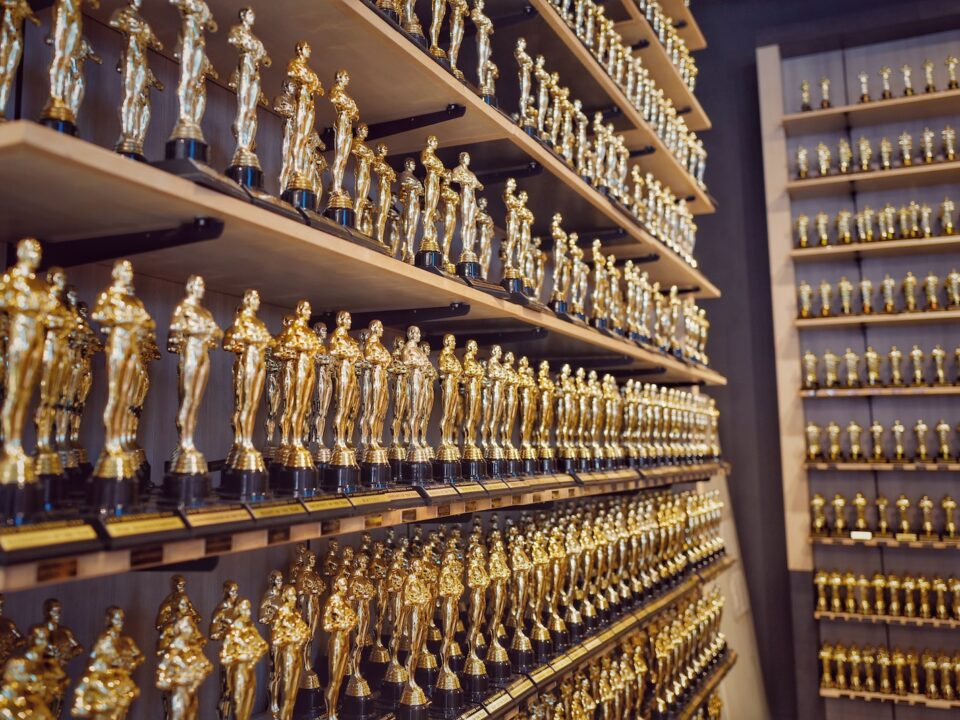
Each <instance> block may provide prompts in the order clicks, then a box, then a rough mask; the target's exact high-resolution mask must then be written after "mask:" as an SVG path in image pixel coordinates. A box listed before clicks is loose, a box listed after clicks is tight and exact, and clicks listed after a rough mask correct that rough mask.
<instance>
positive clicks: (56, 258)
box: [7, 217, 223, 267]
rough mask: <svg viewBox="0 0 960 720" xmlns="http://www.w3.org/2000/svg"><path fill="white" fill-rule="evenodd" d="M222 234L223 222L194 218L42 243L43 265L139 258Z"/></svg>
mask: <svg viewBox="0 0 960 720" xmlns="http://www.w3.org/2000/svg"><path fill="white" fill-rule="evenodd" d="M222 234H223V221H222V220H219V219H217V218H210V217H197V218H194V219H193V220H190V221H189V222H185V223H183V224H182V225H178V226H177V227H173V228H163V229H161V230H141V231H138V232H129V233H121V234H119V235H106V236H100V237H86V238H77V239H75V240H64V241H62V242H45V243H43V266H44V267H51V266H53V265H59V266H61V267H72V266H75V265H85V264H87V263H94V262H105V261H107V260H115V259H116V258H120V257H126V256H128V255H139V254H140V253H147V252H154V251H155V250H166V249H168V248H174V247H179V246H181V245H190V244H192V243H197V242H204V241H206V240H216V239H217V238H218V237H220V236H221V235H222ZM7 247H8V256H9V254H10V253H11V252H13V253H14V254H15V253H16V248H15V247H14V245H13V244H8V246H7ZM8 260H9V257H8Z"/></svg>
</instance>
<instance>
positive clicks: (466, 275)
mask: <svg viewBox="0 0 960 720" xmlns="http://www.w3.org/2000/svg"><path fill="white" fill-rule="evenodd" d="M457 275H459V276H460V277H462V278H463V279H464V280H467V281H470V280H480V279H481V278H480V263H478V262H476V261H474V260H471V261H470V262H460V263H457Z"/></svg>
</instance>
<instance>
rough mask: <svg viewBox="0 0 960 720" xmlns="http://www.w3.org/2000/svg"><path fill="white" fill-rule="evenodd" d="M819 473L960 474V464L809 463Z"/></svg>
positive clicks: (809, 466) (808, 468)
mask: <svg viewBox="0 0 960 720" xmlns="http://www.w3.org/2000/svg"><path fill="white" fill-rule="evenodd" d="M804 467H805V468H806V469H807V470H815V471H817V472H834V471H836V472H960V462H925V463H919V462H883V463H872V462H812V463H811V462H808V463H804Z"/></svg>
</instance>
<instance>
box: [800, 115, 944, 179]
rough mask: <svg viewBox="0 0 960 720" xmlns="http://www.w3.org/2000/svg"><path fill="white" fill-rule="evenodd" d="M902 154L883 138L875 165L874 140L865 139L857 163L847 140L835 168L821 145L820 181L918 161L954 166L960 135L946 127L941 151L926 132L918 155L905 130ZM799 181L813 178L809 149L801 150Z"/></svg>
mask: <svg viewBox="0 0 960 720" xmlns="http://www.w3.org/2000/svg"><path fill="white" fill-rule="evenodd" d="M897 146H898V148H899V153H896V154H895V153H894V148H893V143H892V142H890V139H889V138H887V137H882V138H880V160H879V163H877V164H876V165H874V164H873V147H872V145H871V144H870V140H869V139H868V138H867V137H865V136H861V137H860V139H859V140H858V141H857V157H856V162H854V153H853V150H852V148H851V147H850V143H849V142H847V140H846V138H840V140H838V141H837V165H836V167H834V166H833V155H832V153H831V152H830V147H829V146H828V145H827V144H826V143H822V142H821V143H818V144H817V147H816V151H817V172H818V174H819V177H826V176H827V175H834V174H837V173H839V174H840V175H846V174H856V173H858V172H870V171H872V170H890V169H891V168H894V167H910V166H911V165H913V164H914V161H915V160H918V161H920V162H922V163H923V164H931V163H935V162H952V161H953V160H956V159H957V131H956V130H954V128H953V127H952V126H951V125H945V126H944V128H943V130H941V131H940V147H939V151H938V148H937V133H935V132H934V131H933V130H931V129H930V128H928V127H927V128H924V129H923V132H921V133H920V154H919V155H917V154H916V153H915V152H914V147H913V135H911V134H910V133H909V132H908V131H907V130H904V131H903V132H902V133H900V135H899V136H898V137H897ZM796 172H797V178H799V179H801V180H803V179H805V178H807V177H811V174H810V164H809V151H808V150H807V148H806V146H804V145H800V146H799V147H797V159H796Z"/></svg>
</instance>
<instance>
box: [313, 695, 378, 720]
mask: <svg viewBox="0 0 960 720" xmlns="http://www.w3.org/2000/svg"><path fill="white" fill-rule="evenodd" d="M340 715H341V716H342V717H343V718H345V720H373V719H374V718H377V717H379V716H380V711H379V710H377V709H376V707H375V703H374V699H373V695H351V694H349V693H345V694H344V696H343V703H342V705H341V707H340ZM313 717H318V715H314V716H313Z"/></svg>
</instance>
